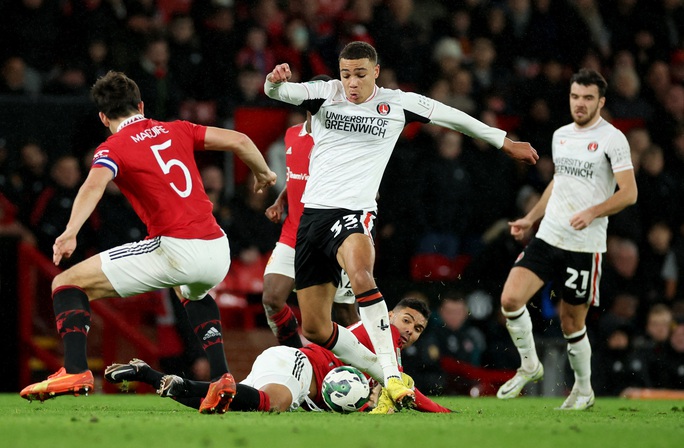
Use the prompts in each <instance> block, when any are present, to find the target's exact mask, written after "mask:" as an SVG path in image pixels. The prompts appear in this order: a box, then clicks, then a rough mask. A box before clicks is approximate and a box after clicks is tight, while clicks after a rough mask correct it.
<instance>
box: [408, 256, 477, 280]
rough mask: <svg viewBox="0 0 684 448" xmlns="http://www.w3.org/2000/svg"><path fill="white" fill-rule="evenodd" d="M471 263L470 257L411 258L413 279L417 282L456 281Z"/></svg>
mask: <svg viewBox="0 0 684 448" xmlns="http://www.w3.org/2000/svg"><path fill="white" fill-rule="evenodd" d="M469 262H470V256H469V255H459V256H457V257H456V258H449V257H447V256H445V255H442V254H417V255H414V256H413V257H412V258H411V278H412V279H413V280H414V281H416V282H433V281H455V280H458V277H459V276H460V275H461V273H462V272H463V270H464V269H465V267H466V266H467V265H468V263H469Z"/></svg>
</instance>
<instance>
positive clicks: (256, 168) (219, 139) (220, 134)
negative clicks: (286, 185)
mask: <svg viewBox="0 0 684 448" xmlns="http://www.w3.org/2000/svg"><path fill="white" fill-rule="evenodd" d="M204 148H205V149H208V150H211V151H231V152H232V153H233V154H235V155H236V156H238V158H239V159H240V160H242V161H243V162H245V164H246V165H247V166H248V167H249V169H251V170H252V173H254V178H255V182H254V191H256V192H261V191H262V190H263V189H264V188H267V187H271V186H273V185H275V182H276V174H275V173H274V172H273V171H271V169H270V168H269V167H268V165H267V164H266V160H264V156H263V155H262V154H261V152H260V151H259V149H258V148H257V147H256V145H255V144H254V142H253V141H252V140H251V139H250V138H249V137H247V136H246V135H245V134H242V133H240V132H236V131H230V130H228V129H222V128H215V127H211V126H210V127H207V133H206V135H205V136H204Z"/></svg>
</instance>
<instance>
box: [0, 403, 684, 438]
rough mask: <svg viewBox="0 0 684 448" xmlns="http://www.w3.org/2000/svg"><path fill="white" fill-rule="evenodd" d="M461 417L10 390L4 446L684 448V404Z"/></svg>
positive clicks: (535, 406)
mask: <svg viewBox="0 0 684 448" xmlns="http://www.w3.org/2000/svg"><path fill="white" fill-rule="evenodd" d="M435 400H436V401H437V402H439V403H440V404H442V405H444V406H447V407H449V408H451V409H454V410H457V411H458V413H453V414H423V413H419V412H416V411H402V412H401V413H397V414H394V415H382V416H375V415H367V414H362V413H357V414H347V415H342V414H333V413H327V412H326V413H313V412H303V411H298V412H287V413H280V414H276V413H271V414H269V413H241V412H233V413H231V412H229V413H226V414H224V415H201V414H199V413H197V411H195V410H194V409H190V408H187V407H184V406H182V405H180V404H178V403H176V402H174V401H173V400H171V399H162V398H159V397H157V396H156V395H153V394H143V395H135V394H128V395H124V394H121V395H103V394H95V395H92V396H89V397H70V396H64V397H59V398H57V399H54V400H49V401H46V402H45V403H42V404H41V403H40V402H33V403H29V402H27V401H25V400H23V399H21V398H20V397H19V395H18V394H0V415H1V416H2V418H0V447H3V448H14V447H32V448H36V447H50V448H60V447H70V448H76V447H97V448H110V447H117V448H124V447H125V448H135V447H146V448H152V447H169V448H171V447H173V448H175V447H183V448H186V447H187V448H193V447H226V448H227V447H255V448H261V447H269V448H270V447H273V448H285V447H297V448H304V447H311V448H318V447H320V448H328V447H331V448H335V447H345V448H350V447H353V448H365V447H368V448H380V447H394V448H397V447H398V448H401V447H412V448H422V447H427V448H436V447H468V448H471V447H472V448H481V447H505V448H514V447H525V448H537V447H554V448H562V447H568V448H585V447H602V448H603V447H619V448H628V447H639V448H642V447H648V448H651V447H681V446H682V443H684V442H683V441H684V401H660V400H659V401H632V400H626V399H619V398H602V397H599V398H597V400H596V405H595V407H594V409H592V410H589V411H585V412H561V411H556V410H555V409H554V408H555V407H556V406H558V405H560V403H561V402H562V398H558V397H555V398H532V397H522V398H519V399H515V400H509V401H501V400H497V399H496V398H489V397H487V398H466V397H440V398H436V399H435Z"/></svg>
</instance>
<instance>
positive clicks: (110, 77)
mask: <svg viewBox="0 0 684 448" xmlns="http://www.w3.org/2000/svg"><path fill="white" fill-rule="evenodd" d="M90 97H91V98H92V99H93V102H94V103H95V106H97V110H99V111H100V112H102V113H103V114H105V116H106V117H107V118H109V119H110V120H113V119H116V118H122V117H126V116H128V115H130V114H131V113H135V112H137V111H138V104H140V102H141V101H142V100H141V98H140V89H139V88H138V85H137V84H136V83H135V81H133V80H132V79H131V78H129V77H128V76H126V75H125V74H123V73H122V72H115V71H113V70H110V71H109V72H108V73H107V74H106V75H104V76H102V77H100V78H99V79H98V80H97V81H96V82H95V84H94V85H93V87H92V88H91V89H90Z"/></svg>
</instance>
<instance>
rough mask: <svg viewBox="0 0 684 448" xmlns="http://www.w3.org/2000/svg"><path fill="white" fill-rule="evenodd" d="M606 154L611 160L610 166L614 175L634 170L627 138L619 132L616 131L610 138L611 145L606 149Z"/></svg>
mask: <svg viewBox="0 0 684 448" xmlns="http://www.w3.org/2000/svg"><path fill="white" fill-rule="evenodd" d="M606 154H607V155H608V158H609V159H610V165H611V167H612V168H613V172H614V173H619V172H620V171H627V170H631V169H634V167H633V165H632V154H631V152H630V149H629V142H628V141H627V137H625V134H623V133H622V132H621V131H619V130H617V129H616V130H614V132H613V135H612V136H611V138H610V143H609V145H608V148H607V149H606Z"/></svg>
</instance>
